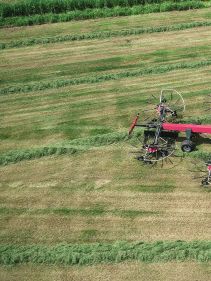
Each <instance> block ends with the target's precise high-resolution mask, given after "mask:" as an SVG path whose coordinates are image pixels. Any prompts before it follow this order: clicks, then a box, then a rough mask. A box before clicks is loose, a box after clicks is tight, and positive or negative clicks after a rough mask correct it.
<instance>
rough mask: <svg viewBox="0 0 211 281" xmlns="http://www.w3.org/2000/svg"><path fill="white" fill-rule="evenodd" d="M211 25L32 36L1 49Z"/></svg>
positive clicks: (208, 23) (2, 46) (2, 44)
mask: <svg viewBox="0 0 211 281" xmlns="http://www.w3.org/2000/svg"><path fill="white" fill-rule="evenodd" d="M204 26H211V22H210V21H205V22H190V23H181V24H174V25H166V26H156V27H148V28H134V29H128V30H117V31H104V32H92V33H84V34H73V35H70V34H67V35H62V36H53V37H44V38H30V39H27V40H17V41H11V42H8V43H0V49H10V48H17V47H24V46H33V45H40V44H49V43H58V42H69V41H81V40H94V39H106V38H110V37H121V36H122V37H123V36H130V35H140V34H146V33H158V32H169V31H177V30H185V29H190V28H195V27H204Z"/></svg>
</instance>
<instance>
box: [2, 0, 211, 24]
mask: <svg viewBox="0 0 211 281" xmlns="http://www.w3.org/2000/svg"><path fill="white" fill-rule="evenodd" d="M209 6H210V2H207V3H205V2H203V1H181V2H164V3H161V4H156V3H153V4H146V5H139V6H132V7H119V6H116V7H113V8H100V9H85V10H82V11H81V10H74V11H70V12H66V13H61V14H55V13H48V14H41V15H40V14H36V15H31V16H19V17H6V18H3V17H0V26H27V25H37V24H44V23H55V22H68V21H72V20H86V19H96V18H106V17H117V16H131V15H140V14H149V13H158V12H167V11H176V10H177V11H182V10H190V9H199V8H206V7H209Z"/></svg>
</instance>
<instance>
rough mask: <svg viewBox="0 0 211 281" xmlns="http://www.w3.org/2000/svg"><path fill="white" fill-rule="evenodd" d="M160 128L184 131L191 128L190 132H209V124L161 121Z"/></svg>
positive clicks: (210, 131)
mask: <svg viewBox="0 0 211 281" xmlns="http://www.w3.org/2000/svg"><path fill="white" fill-rule="evenodd" d="M162 128H163V129H164V130H167V131H178V132H185V131H187V130H191V133H199V134H203V133H204V134H211V125H195V124H174V123H163V124H162Z"/></svg>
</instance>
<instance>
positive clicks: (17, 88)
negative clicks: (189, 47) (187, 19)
mask: <svg viewBox="0 0 211 281" xmlns="http://www.w3.org/2000/svg"><path fill="white" fill-rule="evenodd" d="M209 65H211V61H210V60H207V61H198V62H186V63H176V64H169V65H167V64H166V65H162V66H158V67H149V68H145V69H141V70H132V71H126V72H120V73H108V74H103V75H95V76H85V77H81V78H71V79H59V80H53V81H52V80H49V81H46V80H45V81H43V82H42V81H39V82H33V83H28V84H21V85H14V86H9V87H5V88H2V89H0V95H5V94H16V93H28V92H32V91H41V90H45V89H54V88H61V87H65V86H69V85H79V84H92V83H100V82H105V81H110V80H118V79H122V78H129V77H140V76H145V75H153V74H160V73H166V72H170V71H174V70H179V69H194V68H200V67H206V66H209Z"/></svg>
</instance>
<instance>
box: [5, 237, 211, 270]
mask: <svg viewBox="0 0 211 281" xmlns="http://www.w3.org/2000/svg"><path fill="white" fill-rule="evenodd" d="M126 260H137V261H142V262H170V261H199V262H209V261H210V260H211V242H210V241H191V242H186V241H172V242H169V241H158V242H153V243H147V242H141V241H137V242H133V243H129V242H121V241H117V242H115V243H95V244H59V245H55V246H44V245H25V246H19V245H0V264H2V265H15V264H24V263H33V264H60V265H92V264H99V263H117V262H122V261H126Z"/></svg>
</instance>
